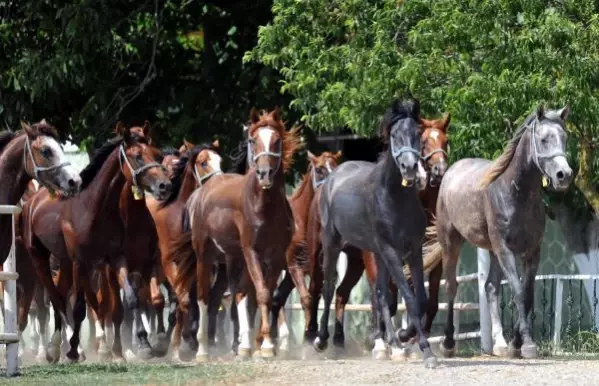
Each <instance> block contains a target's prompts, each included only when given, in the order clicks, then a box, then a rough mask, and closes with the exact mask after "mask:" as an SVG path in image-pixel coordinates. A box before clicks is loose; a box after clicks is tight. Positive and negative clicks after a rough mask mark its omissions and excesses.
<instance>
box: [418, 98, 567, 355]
mask: <svg viewBox="0 0 599 386" xmlns="http://www.w3.org/2000/svg"><path fill="white" fill-rule="evenodd" d="M568 111H569V108H568V106H566V107H564V108H562V109H560V110H545V108H544V106H543V105H540V106H539V107H538V109H537V110H536V111H535V112H533V113H531V114H530V115H529V116H528V117H527V118H526V119H525V120H524V122H523V123H522V125H521V126H520V127H519V128H518V130H517V131H516V133H515V134H514V137H513V138H512V140H511V141H510V142H509V144H508V145H507V147H506V148H505V150H504V152H503V154H502V155H501V156H499V157H498V158H497V159H496V160H494V161H489V160H485V159H480V158H465V159H462V160H460V161H458V162H456V163H455V164H453V165H452V166H451V167H450V168H449V169H448V170H447V172H446V173H445V177H444V178H443V181H442V182H441V186H440V193H439V199H438V201H437V226H436V233H437V235H436V237H437V242H438V246H437V248H434V247H433V248H432V251H431V252H430V254H427V256H426V257H425V259H428V258H429V257H430V255H433V254H442V255H443V266H444V267H445V277H446V280H447V282H446V288H447V295H448V298H449V304H448V312H447V323H446V327H445V339H444V341H443V343H442V344H441V350H442V351H443V354H444V355H445V356H446V357H450V356H453V355H455V350H456V347H455V340H454V336H453V334H454V325H453V304H454V298H455V295H456V292H457V287H458V284H457V281H456V266H457V264H458V259H459V256H460V249H461V247H462V244H463V242H464V241H468V242H469V243H470V244H472V245H474V246H477V247H479V248H483V249H487V250H489V252H490V255H491V266H490V270H489V276H488V279H487V282H486V283H485V289H486V292H487V299H488V302H489V308H490V311H491V320H492V334H493V340H494V345H493V353H494V354H495V355H500V356H504V355H510V356H520V355H521V356H522V357H525V358H534V357H536V356H537V346H536V345H535V343H534V341H533V340H532V337H531V322H530V320H531V311H532V310H533V305H534V282H535V275H536V272H537V268H538V266H539V260H540V251H541V241H542V238H543V232H544V229H545V206H544V205H543V201H542V197H541V193H542V192H541V189H542V188H543V187H551V188H553V189H554V190H556V191H564V190H566V189H567V188H568V187H569V185H570V183H571V181H572V169H571V168H570V166H569V165H568V161H567V159H566V153H565V152H566V140H567V135H566V125H565V120H566V118H567V117H568ZM516 259H521V260H522V262H523V267H524V272H523V275H522V282H521V281H520V279H519V278H518V271H517V268H516ZM504 275H505V277H506V278H507V281H508V283H509V285H510V287H511V289H512V293H513V294H514V301H515V303H516V307H517V310H518V321H517V326H516V327H517V328H515V336H514V339H513V341H512V342H511V343H510V345H509V347H508V345H507V344H506V342H505V339H504V337H503V329H502V326H501V319H500V316H499V303H498V296H499V293H500V285H501V279H502V277H503V276H504Z"/></svg>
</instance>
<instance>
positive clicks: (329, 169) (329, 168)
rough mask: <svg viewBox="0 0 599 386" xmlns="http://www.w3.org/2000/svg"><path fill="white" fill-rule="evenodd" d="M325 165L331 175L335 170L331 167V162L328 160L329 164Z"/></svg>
mask: <svg viewBox="0 0 599 386" xmlns="http://www.w3.org/2000/svg"><path fill="white" fill-rule="evenodd" d="M325 165H326V167H327V170H328V171H329V173H331V172H332V171H333V168H332V167H331V161H328V160H327V162H326V164H325Z"/></svg>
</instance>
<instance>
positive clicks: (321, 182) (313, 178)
mask: <svg viewBox="0 0 599 386" xmlns="http://www.w3.org/2000/svg"><path fill="white" fill-rule="evenodd" d="M326 168H327V170H328V172H329V174H328V175H327V176H326V177H325V178H323V179H322V180H320V181H317V180H316V168H315V167H314V165H312V188H313V189H314V190H316V188H318V187H319V186H320V185H322V184H324V183H325V182H327V180H328V179H329V175H330V174H331V172H332V171H333V169H331V166H330V165H329V163H328V161H327V163H326Z"/></svg>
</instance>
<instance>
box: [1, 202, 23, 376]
mask: <svg viewBox="0 0 599 386" xmlns="http://www.w3.org/2000/svg"><path fill="white" fill-rule="evenodd" d="M20 212H21V208H20V207H18V206H12V205H0V215H10V216H11V217H12V221H11V226H12V231H11V233H12V244H11V247H10V252H9V253H8V257H7V259H6V261H5V262H4V265H3V272H0V281H2V282H6V283H4V333H0V344H6V375H7V376H9V377H11V376H14V375H16V374H17V372H18V371H19V358H18V355H19V334H18V332H17V279H18V278H19V275H18V274H17V265H16V261H15V254H16V253H15V215H17V214H19V213H20Z"/></svg>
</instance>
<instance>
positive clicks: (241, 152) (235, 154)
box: [228, 139, 248, 174]
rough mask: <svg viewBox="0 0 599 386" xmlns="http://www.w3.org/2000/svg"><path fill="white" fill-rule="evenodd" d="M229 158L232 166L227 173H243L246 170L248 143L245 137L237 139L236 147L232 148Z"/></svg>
mask: <svg viewBox="0 0 599 386" xmlns="http://www.w3.org/2000/svg"><path fill="white" fill-rule="evenodd" d="M229 158H231V161H232V162H233V166H232V167H231V168H230V169H229V170H228V172H229V173H237V174H245V172H246V171H247V166H248V165H247V160H248V145H247V139H243V140H241V141H239V143H238V144H237V148H236V149H234V150H233V151H232V152H231V154H229Z"/></svg>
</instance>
